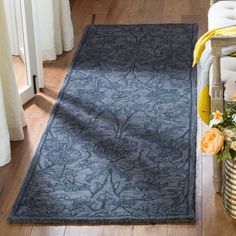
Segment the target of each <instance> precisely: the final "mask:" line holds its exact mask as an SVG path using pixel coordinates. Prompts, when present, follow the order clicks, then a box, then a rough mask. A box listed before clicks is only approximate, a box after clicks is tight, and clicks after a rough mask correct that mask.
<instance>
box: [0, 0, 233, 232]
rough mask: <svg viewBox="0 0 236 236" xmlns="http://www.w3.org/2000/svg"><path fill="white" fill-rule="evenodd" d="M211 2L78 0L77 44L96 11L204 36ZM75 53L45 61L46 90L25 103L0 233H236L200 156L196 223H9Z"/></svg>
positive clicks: (112, 20)
mask: <svg viewBox="0 0 236 236" xmlns="http://www.w3.org/2000/svg"><path fill="white" fill-rule="evenodd" d="M208 8H209V0H74V1H72V17H73V23H74V31H75V42H76V45H78V43H79V40H80V38H81V35H82V32H83V28H84V26H85V25H86V24H89V23H90V22H91V19H92V15H93V14H96V17H95V24H99V23H100V24H103V23H105V24H136V23H168V22H187V23H189V22H197V23H198V24H199V30H200V34H202V33H203V32H205V31H206V29H207V11H208ZM74 52H75V49H74V50H73V52H70V53H65V54H64V55H63V56H59V58H58V60H57V61H56V62H54V63H50V64H46V65H45V67H44V73H45V78H46V81H45V83H46V88H45V89H44V90H43V93H39V94H38V95H37V96H36V97H35V98H34V99H33V100H32V101H30V102H29V103H28V104H26V105H25V106H24V108H25V115H26V119H27V124H28V127H27V128H25V140H24V141H23V142H15V143H12V162H11V163H10V164H8V165H6V166H5V167H3V168H1V169H0V236H21V235H23V236H36V235H37V236H39V235H41V236H49V235H55V236H75V235H77V236H88V235H90V236H109V235H111V236H131V235H133V236H147V235H150V236H154V235H155V236H166V235H173V236H188V235H197V236H199V235H206V236H211V235H212V236H224V235H229V236H231V235H232V236H233V235H236V223H235V222H233V221H232V220H231V219H230V218H229V217H228V216H226V215H225V214H224V211H223V208H222V200H221V197H220V196H219V195H215V194H214V190H213V187H212V182H211V175H212V165H211V159H210V158H209V157H203V158H199V159H198V160H199V164H198V171H197V172H198V173H197V194H196V195H197V196H196V201H197V222H196V224H194V225H189V224H182V225H180V224H159V225H128V226H119V225H106V226H99V225H97V226H78V225H59V226H57V225H43V226H42V225H34V224H29V225H20V224H16V225H9V224H7V222H6V218H7V215H8V212H9V210H10V208H11V206H12V204H13V202H14V200H15V197H16V194H17V192H18V191H19V188H20V185H21V183H22V181H23V179H24V177H25V175H26V173H27V169H28V167H29V164H30V162H31V160H32V155H33V153H34V151H35V148H36V146H37V144H38V143H39V140H40V137H41V135H42V133H43V131H44V129H45V127H46V124H47V121H48V118H49V116H50V113H51V110H52V107H53V104H54V103H55V99H56V97H57V94H58V91H59V89H60V87H61V86H62V83H63V80H64V78H65V75H66V73H67V70H68V66H69V65H70V62H71V60H72V57H73V54H74Z"/></svg>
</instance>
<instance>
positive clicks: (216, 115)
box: [210, 111, 223, 128]
mask: <svg viewBox="0 0 236 236" xmlns="http://www.w3.org/2000/svg"><path fill="white" fill-rule="evenodd" d="M212 115H213V116H214V117H213V119H212V120H211V121H210V127H211V128H212V126H213V125H218V124H219V123H221V122H222V121H223V117H222V113H221V112H219V111H216V112H213V113H212Z"/></svg>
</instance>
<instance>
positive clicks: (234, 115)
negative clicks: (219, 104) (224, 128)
mask: <svg viewBox="0 0 236 236" xmlns="http://www.w3.org/2000/svg"><path fill="white" fill-rule="evenodd" d="M232 118H233V122H236V114H233V115H232Z"/></svg>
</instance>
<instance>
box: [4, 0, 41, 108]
mask: <svg viewBox="0 0 236 236" xmlns="http://www.w3.org/2000/svg"><path fill="white" fill-rule="evenodd" d="M32 2H34V1H31V0H12V1H9V0H4V5H5V10H6V11H5V12H6V17H7V26H8V32H9V40H10V45H11V54H12V62H13V67H14V71H15V77H16V82H17V86H18V90H19V93H20V96H21V100H22V104H24V103H26V102H27V101H29V100H30V99H31V98H33V97H34V95H35V94H36V92H37V91H38V88H39V85H40V87H43V86H42V85H43V66H42V57H41V55H40V50H39V45H38V41H37V40H36V39H37V33H38V32H37V22H36V17H33V16H34V12H35V9H34V5H33V3H32Z"/></svg>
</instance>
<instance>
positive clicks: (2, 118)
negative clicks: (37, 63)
mask: <svg viewBox="0 0 236 236" xmlns="http://www.w3.org/2000/svg"><path fill="white" fill-rule="evenodd" d="M0 29H1V37H0V166H3V165H5V164H7V163H8V162H9V161H10V160H11V154H10V140H13V141H17V140H23V139H24V133H23V128H22V127H23V126H25V125H26V122H25V118H24V113H23V109H22V104H21V100H20V96H19V93H18V88H17V85H16V79H15V75H14V70H13V64H12V57H11V49H10V43H9V36H8V30H7V25H6V17H5V12H4V5H3V1H2V0H0Z"/></svg>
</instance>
